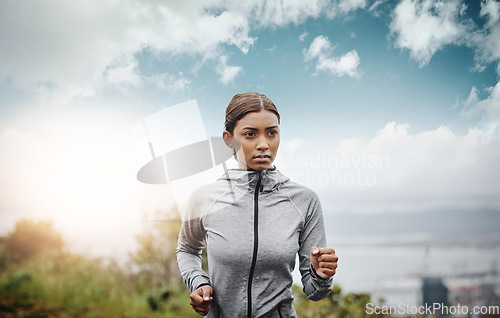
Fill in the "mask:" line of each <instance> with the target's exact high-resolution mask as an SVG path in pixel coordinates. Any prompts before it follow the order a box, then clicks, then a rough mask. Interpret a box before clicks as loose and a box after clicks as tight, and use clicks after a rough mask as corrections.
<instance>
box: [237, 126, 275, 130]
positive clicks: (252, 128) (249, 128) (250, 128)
mask: <svg viewBox="0 0 500 318" xmlns="http://www.w3.org/2000/svg"><path fill="white" fill-rule="evenodd" d="M273 128H278V126H277V125H274V126H269V127H267V128H266V130H268V129H273ZM241 129H242V130H243V129H248V130H258V129H257V128H254V127H243V128H241Z"/></svg>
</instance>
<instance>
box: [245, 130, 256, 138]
mask: <svg viewBox="0 0 500 318" xmlns="http://www.w3.org/2000/svg"><path fill="white" fill-rule="evenodd" d="M244 136H247V137H253V136H255V134H254V133H253V132H251V131H249V132H246V133H245V134H244Z"/></svg>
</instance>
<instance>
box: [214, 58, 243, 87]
mask: <svg viewBox="0 0 500 318" xmlns="http://www.w3.org/2000/svg"><path fill="white" fill-rule="evenodd" d="M215 71H216V72H217V74H219V75H220V79H219V80H220V82H221V83H222V84H224V85H227V84H229V83H231V82H232V81H234V79H235V78H236V76H238V75H239V74H240V73H241V72H242V71H243V68H242V67H241V66H235V65H227V57H226V56H224V55H223V56H221V57H220V58H219V64H218V65H217V66H216V69H215Z"/></svg>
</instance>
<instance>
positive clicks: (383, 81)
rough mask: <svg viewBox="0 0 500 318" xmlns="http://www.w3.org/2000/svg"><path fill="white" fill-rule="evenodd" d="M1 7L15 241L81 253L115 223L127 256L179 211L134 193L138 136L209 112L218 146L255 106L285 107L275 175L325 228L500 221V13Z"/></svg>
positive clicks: (384, 6)
mask: <svg viewBox="0 0 500 318" xmlns="http://www.w3.org/2000/svg"><path fill="white" fill-rule="evenodd" d="M0 8H1V10H0V12H1V13H0V40H1V41H2V50H1V51H0V65H1V67H0V152H1V154H2V155H1V157H0V186H1V188H2V191H1V193H0V219H2V222H1V224H2V227H1V228H0V230H1V231H2V232H3V233H6V232H8V231H9V230H11V229H12V228H13V225H14V224H15V221H16V220H18V219H20V218H21V217H24V216H30V217H34V218H51V219H54V220H55V222H56V224H57V225H58V226H59V227H60V228H62V229H63V231H65V233H66V235H68V237H71V236H72V235H73V236H74V237H75V239H76V238H78V237H80V239H81V237H83V236H84V235H83V233H87V234H88V233H89V232H91V233H93V235H91V236H93V237H94V238H91V239H89V241H88V242H86V243H85V244H87V243H88V244H92V243H91V242H92V240H93V241H94V243H95V242H98V241H99V240H101V239H102V238H106V235H109V233H108V232H109V227H110V226H112V227H115V225H116V222H120V224H121V225H120V226H118V227H119V228H121V229H122V232H120V234H119V235H118V234H116V235H114V237H115V238H116V244H117V245H119V244H120V243H119V242H120V240H122V239H124V237H126V239H125V240H128V241H132V240H133V237H132V235H130V232H134V231H138V230H139V229H138V226H137V224H138V223H140V222H139V221H140V219H141V215H142V214H141V213H142V212H143V211H146V212H147V211H154V210H155V209H166V208H168V207H169V206H171V204H172V203H171V202H169V199H168V198H169V196H168V195H166V194H165V193H166V192H168V191H167V190H165V188H164V187H161V186H149V185H143V184H140V183H138V182H137V181H136V180H135V173H136V170H134V169H135V168H134V167H133V165H132V164H131V161H132V159H130V157H133V150H132V151H130V145H129V139H128V138H129V132H130V129H131V128H132V127H133V126H134V125H135V124H136V123H137V122H139V121H140V120H141V119H143V118H144V117H146V116H148V115H151V114H153V113H154V112H157V111H159V110H162V109H164V108H165V107H168V106H172V105H175V104H177V103H181V102H184V101H188V100H190V99H196V100H197V102H198V106H199V109H200V113H201V115H202V117H203V121H204V125H205V129H206V131H207V134H208V135H211V136H215V135H220V134H221V132H222V127H223V120H224V111H225V107H226V106H227V104H228V102H229V101H230V99H231V97H232V96H233V95H234V94H236V93H241V92H246V91H257V92H261V93H264V94H266V95H267V96H268V97H270V98H271V99H272V100H273V101H274V103H275V104H276V105H277V107H278V109H279V110H280V112H281V116H282V123H281V129H282V137H281V138H282V146H281V148H280V152H279V153H280V155H279V158H278V161H277V162H276V164H277V166H278V168H280V169H281V170H283V171H284V172H286V173H287V174H288V175H289V176H291V177H292V178H293V179H296V180H297V181H299V182H302V183H304V184H306V185H307V186H310V187H312V188H313V189H315V190H316V191H318V193H319V194H320V196H321V197H322V198H323V205H324V209H325V213H339V212H349V213H351V212H352V213H380V212H388V211H390V212H397V213H404V212H414V213H418V212H421V211H432V210H437V209H440V210H443V209H445V210H450V209H451V210H453V209H460V210H468V211H471V213H473V212H474V211H477V210H478V209H490V210H500V187H499V186H498V182H497V181H496V180H498V177H500V173H499V169H498V168H497V162H498V160H499V159H500V147H499V145H500V137H499V134H500V129H499V124H500V84H499V76H500V66H499V62H500V22H499V19H500V2H498V1H493V0H488V1H470V2H464V1H459V0H454V1H416V0H415V1H410V0H401V1H373V0H370V1H368V0H353V1H347V0H345V1H344V0H333V1H330V0H318V1H308V2H303V1H260V0H259V1H246V2H244V3H242V2H240V1H236V0H235V1H219V0H211V1H207V2H204V4H201V3H200V2H198V1H183V2H182V3H178V2H177V1H166V2H161V3H160V2H158V3H157V2H155V1H134V0H127V1H122V2H120V3H117V2H109V1H108V2H101V1H86V2H85V3H78V4H75V3H67V2H65V1H38V2H36V3H34V2H29V1H2V3H1V4H0ZM189 129H190V127H189V123H186V130H189ZM184 133H185V131H180V132H179V134H184ZM280 160H281V161H280ZM319 161H321V162H323V164H315V162H319ZM89 211H92V212H89ZM104 216H105V217H104ZM117 220H119V221H117ZM105 233H108V234H105ZM87 236H88V235H87Z"/></svg>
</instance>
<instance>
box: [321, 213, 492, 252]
mask: <svg viewBox="0 0 500 318" xmlns="http://www.w3.org/2000/svg"><path fill="white" fill-rule="evenodd" d="M324 217H325V227H326V230H327V233H328V235H329V236H330V237H337V238H338V237H343V238H344V239H345V238H351V239H352V242H359V241H360V240H362V241H365V242H366V241H370V240H371V241H372V243H373V244H387V243H391V244H425V243H431V242H432V243H443V244H447V243H452V242H453V243H457V241H460V242H464V243H467V244H468V245H480V246H485V245H487V246H492V245H493V246H500V211H491V210H483V211H477V212H470V211H436V212H422V213H379V214H355V213H345V214H341V213H339V214H325V216H324ZM368 243H369V242H368Z"/></svg>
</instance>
